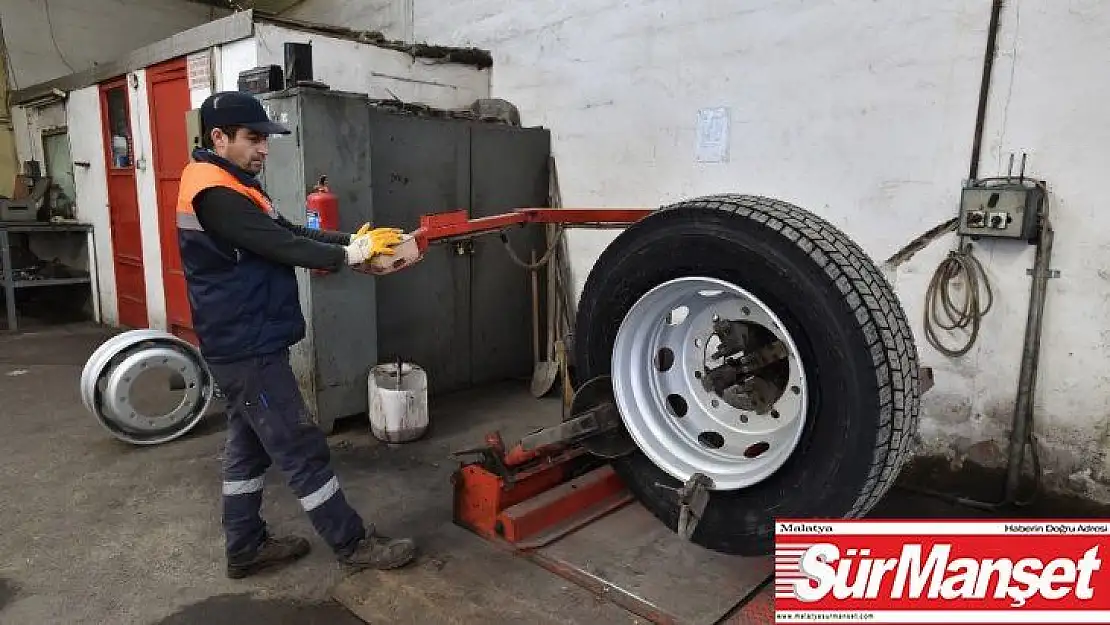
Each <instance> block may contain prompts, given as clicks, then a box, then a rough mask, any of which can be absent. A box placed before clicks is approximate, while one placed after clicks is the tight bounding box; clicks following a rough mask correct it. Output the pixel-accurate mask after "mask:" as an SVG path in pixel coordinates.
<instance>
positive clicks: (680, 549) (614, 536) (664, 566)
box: [534, 504, 774, 625]
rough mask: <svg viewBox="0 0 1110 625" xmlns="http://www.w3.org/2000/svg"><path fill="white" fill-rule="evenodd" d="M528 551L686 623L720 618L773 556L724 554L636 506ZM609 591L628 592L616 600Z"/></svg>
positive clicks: (752, 589) (761, 578)
mask: <svg viewBox="0 0 1110 625" xmlns="http://www.w3.org/2000/svg"><path fill="white" fill-rule="evenodd" d="M534 555H536V556H538V557H540V558H543V559H544V560H545V561H546V565H547V566H550V565H552V564H556V565H559V566H562V567H565V570H563V571H562V572H561V574H563V575H566V574H567V573H570V574H572V575H576V576H577V575H581V576H587V577H589V578H592V579H593V580H595V583H601V584H604V585H605V586H606V587H607V592H608V593H609V594H610V598H611V599H613V600H615V601H618V603H624V602H625V601H633V602H638V603H640V604H642V605H643V607H646V608H648V609H650V610H651V611H652V612H654V613H656V614H658V615H659V616H661V617H663V618H664V619H666V620H670V621H672V622H675V623H683V624H690V625H713V624H714V623H718V622H720V621H721V619H723V618H724V617H726V616H728V615H729V612H730V611H732V610H733V608H735V607H736V606H737V605H738V604H739V603H741V602H743V601H744V600H745V599H747V598H748V597H750V596H751V595H753V593H756V592H758V591H759V590H761V586H762V585H763V584H764V582H766V581H767V580H768V579H769V578H771V577H772V576H773V575H774V557H773V556H766V557H762V558H744V557H740V556H728V555H724V554H720V553H716V552H713V551H709V550H707V549H704V548H702V547H699V546H698V545H695V544H692V543H687V542H685V541H683V540H682V539H680V538H679V537H678V536H677V535H676V534H675V533H674V532H672V531H671V530H669V529H667V527H666V526H664V525H663V524H662V523H660V522H659V521H658V520H657V519H656V518H655V517H653V516H652V515H651V513H650V512H648V511H647V510H646V509H645V508H644V507H643V506H641V505H638V504H632V505H628V506H625V507H623V508H621V509H620V510H618V511H616V512H613V513H612V514H610V515H608V516H606V517H603V518H601V519H599V520H597V521H594V522H593V523H590V524H589V525H587V526H585V527H583V528H582V529H580V530H578V531H576V532H574V533H573V534H570V535H568V536H566V537H564V538H562V539H560V540H558V541H556V542H554V543H552V544H551V545H548V546H546V547H544V548H542V549H539V550H537V552H536V553H535V554H534ZM612 593H618V594H623V595H626V597H625V598H624V599H623V600H618V599H617V598H616V597H613V596H612ZM626 607H627V606H626Z"/></svg>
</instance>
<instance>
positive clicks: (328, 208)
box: [305, 176, 339, 230]
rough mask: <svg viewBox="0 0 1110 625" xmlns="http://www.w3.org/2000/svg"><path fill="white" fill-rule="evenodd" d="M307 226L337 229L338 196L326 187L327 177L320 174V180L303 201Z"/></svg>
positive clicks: (320, 228)
mask: <svg viewBox="0 0 1110 625" xmlns="http://www.w3.org/2000/svg"><path fill="white" fill-rule="evenodd" d="M305 209H306V211H307V213H308V215H307V224H306V225H307V226H308V227H309V228H315V229H316V230H338V229H339V197H338V196H336V195H335V194H334V193H332V192H331V190H330V189H328V177H327V176H320V182H318V183H316V186H315V187H314V188H313V189H312V193H309V194H308V198H306V201H305Z"/></svg>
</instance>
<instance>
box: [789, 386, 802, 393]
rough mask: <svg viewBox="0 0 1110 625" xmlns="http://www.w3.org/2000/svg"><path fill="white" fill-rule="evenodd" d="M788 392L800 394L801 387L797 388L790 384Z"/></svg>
mask: <svg viewBox="0 0 1110 625" xmlns="http://www.w3.org/2000/svg"><path fill="white" fill-rule="evenodd" d="M790 392H791V393H794V394H795V395H799V394H801V392H802V389H800V388H798V387H797V386H791V387H790Z"/></svg>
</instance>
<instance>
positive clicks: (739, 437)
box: [612, 277, 809, 490]
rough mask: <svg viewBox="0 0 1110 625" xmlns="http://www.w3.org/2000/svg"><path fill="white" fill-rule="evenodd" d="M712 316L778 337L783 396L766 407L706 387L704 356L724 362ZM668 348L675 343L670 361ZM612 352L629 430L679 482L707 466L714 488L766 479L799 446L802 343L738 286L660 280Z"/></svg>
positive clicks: (803, 403)
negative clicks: (745, 404)
mask: <svg viewBox="0 0 1110 625" xmlns="http://www.w3.org/2000/svg"><path fill="white" fill-rule="evenodd" d="M680 309H685V311H686V315H685V318H684V319H681V320H680V321H679V322H678V323H674V324H672V323H671V322H670V320H674V319H675V317H672V316H671V311H676V310H680ZM715 315H716V316H718V317H720V318H723V319H726V320H732V321H737V322H741V321H742V322H745V323H747V324H749V325H751V326H754V327H756V328H762V329H763V330H758V329H757V330H754V332H757V333H761V332H763V331H767V332H769V333H770V334H769V335H766V336H767V338H770V335H773V337H774V338H775V339H777V340H778V341H781V345H782V348H783V350H784V351H785V356H786V366H787V367H788V373H787V375H786V377H785V378H782V377H781V376H780V377H779V378H778V379H777V380H776V383H775V384H773V385H772V386H773V387H774V389H775V390H776V393H772V394H771V396H772V397H774V399H773V401H768V402H765V405H766V407H765V408H764V411H763V414H758V413H757V411H755V410H751V409H749V410H744V409H741V408H738V407H736V406H735V405H732V404H730V403H729V401H726V400H725V399H724V396H723V395H721V394H719V393H716V392H715V391H714V389H707V388H706V387H705V386H704V384H703V378H704V377H705V375H704V370H705V368H706V363H707V362H708V365H709V366H710V367H715V366H720V365H721V364H723V363H724V361H723V360H720V359H712V358H710V355H711V354H712V353H713V352H714V350H715V349H716V348H717V346H718V345H720V338H719V337H718V336H716V335H715V333H714V328H713V320H714V316H715ZM664 350H670V351H669V353H670V354H671V359H670V360H671V364H670V366H669V367H666V364H667V358H666V353H667V352H665V351H664ZM612 356H613V366H612V380H613V391H614V396H615V399H616V402H617V405H618V408H619V410H620V413H621V418H622V419H623V421H624V424H625V427H626V428H627V429H628V431H629V434H630V435H631V436H632V438H633V440H634V441H635V442H636V444H637V446H638V447H639V448H640V449H641V450H642V451H643V452H644V454H645V455H646V456H647V457H648V458H649V459H650V460H651V461H652V462H653V463H654V464H655V465H656V466H657V467H659V468H660V469H661V470H663V471H664V472H666V473H667V474H669V475H671V476H672V477H674V478H675V479H678V480H680V481H686V480H687V479H689V478H690V477H691V476H692V475H694V474H695V473H701V474H703V475H705V476H707V477H709V478H710V479H711V480H712V481H713V489H714V490H735V489H739V488H745V487H748V486H752V485H754V484H757V483H759V482H760V481H762V480H765V479H767V477H769V476H770V475H771V474H773V473H774V472H775V471H777V470H778V469H779V468H780V467H781V466H782V465H783V464H784V463H785V462H786V461H787V460H788V459H789V458H790V456H791V454H792V453H793V452H794V449H795V448H796V447H797V444H798V441H799V440H800V438H801V435H802V431H803V429H804V427H805V422H806V417H807V415H806V410H807V405H808V395H809V393H808V389H807V380H806V375H805V369H804V366H803V363H802V360H801V357H800V355H799V353H798V348H797V345H796V344H795V343H794V340H793V338H792V337H791V336H790V334H789V333H788V332H787V331H786V330H785V327H784V326H783V324H782V322H781V321H780V320H779V318H778V317H777V316H776V315H775V314H774V312H773V311H771V310H770V308H768V307H767V306H766V305H765V304H763V302H761V301H760V300H759V299H758V298H756V297H755V296H754V295H752V294H751V293H749V292H748V291H746V290H744V289H742V288H740V287H738V286H736V285H734V284H731V283H729V282H725V281H722V280H717V279H714V278H703V277H685V278H678V279H675V280H671V281H669V282H666V283H663V284H660V285H658V286H656V287H655V288H653V289H652V290H651V291H649V292H648V293H646V294H645V295H644V296H643V297H641V298H640V299H639V300H638V301H637V302H636V303H635V304H634V305H633V306H632V308H631V309H630V310H629V311H628V314H627V315H625V318H624V319H623V321H622V322H621V325H620V328H619V329H618V331H617V336H616V340H615V342H614V345H613V354H612ZM661 365H662V366H663V368H665V369H666V370H660V369H661ZM779 366H781V365H779ZM764 371H767V370H764ZM699 375H700V376H701V377H698V376H699ZM755 375H756V376H757V377H759V376H760V373H759V372H756V374H755ZM767 388H769V387H767ZM775 395H777V397H775ZM675 396H677V397H679V398H681V399H680V400H676V399H674V397H675ZM733 399H734V401H735V398H733ZM683 406H684V407H685V410H684V414H683V416H681V417H679V416H677V415H676V411H677V412H683V410H682V409H683Z"/></svg>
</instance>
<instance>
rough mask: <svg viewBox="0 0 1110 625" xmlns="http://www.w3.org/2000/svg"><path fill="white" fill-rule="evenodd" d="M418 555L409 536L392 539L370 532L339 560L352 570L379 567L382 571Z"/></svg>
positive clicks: (405, 562)
mask: <svg viewBox="0 0 1110 625" xmlns="http://www.w3.org/2000/svg"><path fill="white" fill-rule="evenodd" d="M414 557H416V545H415V544H414V543H413V542H412V540H411V539H409V538H399V539H396V540H394V539H392V538H387V537H385V536H379V535H378V534H368V535H367V536H366V538H363V539H362V540H361V541H359V543H358V547H355V550H354V551H353V552H351V553H350V554H348V555H345V556H342V555H341V556H339V561H340V562H342V563H343V564H345V565H346V566H347V567H348V568H349V569H351V570H352V571H362V570H365V569H378V570H381V571H384V570H387V569H395V568H398V567H402V566H404V565H406V564H408V563H409V562H412V559H413V558H414Z"/></svg>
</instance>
